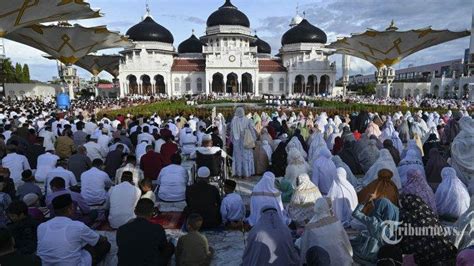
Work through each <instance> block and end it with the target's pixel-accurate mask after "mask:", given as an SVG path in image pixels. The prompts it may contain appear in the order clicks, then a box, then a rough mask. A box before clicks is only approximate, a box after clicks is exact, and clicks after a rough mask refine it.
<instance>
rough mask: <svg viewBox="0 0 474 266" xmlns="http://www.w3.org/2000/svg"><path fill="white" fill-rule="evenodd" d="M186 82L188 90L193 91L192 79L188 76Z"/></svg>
mask: <svg viewBox="0 0 474 266" xmlns="http://www.w3.org/2000/svg"><path fill="white" fill-rule="evenodd" d="M185 82H186V91H191V79H190V78H186V80H185Z"/></svg>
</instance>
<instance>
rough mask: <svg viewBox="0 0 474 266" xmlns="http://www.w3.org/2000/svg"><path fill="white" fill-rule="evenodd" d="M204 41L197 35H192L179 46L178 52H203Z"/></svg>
mask: <svg viewBox="0 0 474 266" xmlns="http://www.w3.org/2000/svg"><path fill="white" fill-rule="evenodd" d="M202 46H203V43H202V42H201V41H200V40H199V39H198V38H197V37H196V35H194V34H193V35H191V37H189V38H188V39H187V40H184V41H183V42H182V43H180V44H179V46H178V53H180V54H185V53H199V54H201V53H202Z"/></svg>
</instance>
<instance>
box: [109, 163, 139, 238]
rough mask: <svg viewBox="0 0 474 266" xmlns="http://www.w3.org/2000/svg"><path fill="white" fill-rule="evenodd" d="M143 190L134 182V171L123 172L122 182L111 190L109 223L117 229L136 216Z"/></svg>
mask: <svg viewBox="0 0 474 266" xmlns="http://www.w3.org/2000/svg"><path fill="white" fill-rule="evenodd" d="M141 194H142V193H141V191H140V189H138V188H137V187H136V186H135V185H134V184H133V174H132V172H123V174H122V183H120V184H118V185H115V186H113V187H112V188H110V190H109V200H108V204H109V208H108V209H109V224H110V227H112V228H114V229H117V228H119V227H120V226H122V225H124V224H126V223H128V221H130V220H132V219H133V218H135V214H134V212H133V210H134V209H135V205H137V202H138V200H139V199H140V197H141Z"/></svg>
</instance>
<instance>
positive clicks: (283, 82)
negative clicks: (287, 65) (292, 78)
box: [280, 78, 285, 91]
mask: <svg viewBox="0 0 474 266" xmlns="http://www.w3.org/2000/svg"><path fill="white" fill-rule="evenodd" d="M280 91H285V79H284V78H280Z"/></svg>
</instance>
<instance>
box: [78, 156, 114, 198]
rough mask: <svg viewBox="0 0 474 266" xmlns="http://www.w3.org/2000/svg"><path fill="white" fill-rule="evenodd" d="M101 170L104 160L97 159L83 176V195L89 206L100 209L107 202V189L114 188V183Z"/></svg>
mask: <svg viewBox="0 0 474 266" xmlns="http://www.w3.org/2000/svg"><path fill="white" fill-rule="evenodd" d="M101 168H102V160H101V159H95V160H94V161H92V168H91V169H90V170H87V171H85V172H84V173H82V175H81V195H82V197H83V198H84V200H85V202H86V203H87V204H88V205H89V206H95V207H100V206H104V205H105V203H106V202H107V191H106V189H108V188H110V187H111V186H112V181H111V180H110V178H109V175H108V174H107V173H106V172H104V171H102V170H100V169H101Z"/></svg>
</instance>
